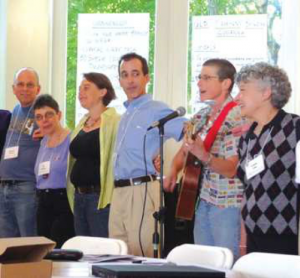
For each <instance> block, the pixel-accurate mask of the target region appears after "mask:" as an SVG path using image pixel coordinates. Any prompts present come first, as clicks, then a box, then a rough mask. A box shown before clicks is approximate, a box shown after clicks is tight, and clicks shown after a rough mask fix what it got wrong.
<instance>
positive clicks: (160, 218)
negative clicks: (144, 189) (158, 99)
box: [153, 124, 166, 258]
mask: <svg viewBox="0 0 300 278" xmlns="http://www.w3.org/2000/svg"><path fill="white" fill-rule="evenodd" d="M158 129H159V154H160V175H159V182H160V200H159V210H158V211H156V212H154V213H153V217H154V219H155V229H154V234H153V255H154V258H158V246H159V247H160V248H159V249H160V257H161V258H162V256H163V254H164V222H165V211H166V209H165V207H164V186H163V184H164V183H163V182H164V181H163V177H164V150H163V144H164V133H165V130H164V125H163V124H162V125H159V126H158ZM158 223H160V234H159V233H158Z"/></svg>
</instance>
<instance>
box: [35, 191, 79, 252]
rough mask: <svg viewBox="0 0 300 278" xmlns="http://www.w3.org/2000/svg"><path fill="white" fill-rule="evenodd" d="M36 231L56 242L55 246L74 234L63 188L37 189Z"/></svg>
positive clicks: (71, 217) (58, 245) (72, 222)
mask: <svg viewBox="0 0 300 278" xmlns="http://www.w3.org/2000/svg"><path fill="white" fill-rule="evenodd" d="M37 196H38V208H37V232H38V235H39V236H45V237H47V238H49V239H51V240H53V241H55V242H56V248H60V247H61V246H62V245H63V243H64V242H65V241H66V240H68V239H69V238H71V237H73V236H74V235H75V232H74V221H73V214H72V212H71V209H70V206H69V203H68V199H67V193H66V190H65V189H52V190H51V189H43V190H37Z"/></svg>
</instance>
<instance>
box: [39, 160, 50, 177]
mask: <svg viewBox="0 0 300 278" xmlns="http://www.w3.org/2000/svg"><path fill="white" fill-rule="evenodd" d="M49 173H50V161H44V162H42V163H40V164H39V171H38V175H39V176H43V175H48V174H49Z"/></svg>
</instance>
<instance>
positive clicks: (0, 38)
mask: <svg viewBox="0 0 300 278" xmlns="http://www.w3.org/2000/svg"><path fill="white" fill-rule="evenodd" d="M6 11H7V1H6V0H0V108H4V107H5V105H4V103H5V99H6V94H5V92H6V29H7V27H6V26H7V18H6Z"/></svg>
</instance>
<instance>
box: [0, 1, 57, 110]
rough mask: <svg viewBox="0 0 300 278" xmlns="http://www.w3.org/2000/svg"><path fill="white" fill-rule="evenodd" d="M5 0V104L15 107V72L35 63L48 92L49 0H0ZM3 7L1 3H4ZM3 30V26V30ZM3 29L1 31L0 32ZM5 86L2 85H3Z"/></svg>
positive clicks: (33, 65) (43, 87) (43, 85)
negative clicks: (13, 90)
mask: <svg viewBox="0 0 300 278" xmlns="http://www.w3.org/2000/svg"><path fill="white" fill-rule="evenodd" d="M2 1H3V2H6V7H4V9H5V10H1V14H0V17H2V16H3V14H4V15H5V16H6V19H7V25H6V26H5V27H6V34H7V36H6V38H4V40H1V42H2V43H1V44H2V49H4V53H5V54H4V55H5V57H6V62H5V80H4V83H5V84H4V85H3V86H5V87H4V89H3V90H5V91H4V92H6V95H5V99H3V103H2V107H5V108H7V109H12V108H13V107H14V105H15V104H16V102H17V100H16V98H15V97H14V95H13V94H12V89H11V85H12V81H13V75H14V73H15V72H16V71H17V70H18V69H19V68H21V67H32V68H34V69H36V70H37V72H38V73H39V76H40V83H41V85H42V92H43V93H49V92H50V90H49V75H50V67H49V65H50V55H49V53H50V50H51V43H50V11H51V9H50V2H51V1H50V0H1V2H2ZM1 8H2V7H1ZM1 31H3V30H1ZM1 33H2V32H1ZM3 86H2V87H3Z"/></svg>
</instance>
